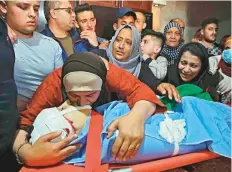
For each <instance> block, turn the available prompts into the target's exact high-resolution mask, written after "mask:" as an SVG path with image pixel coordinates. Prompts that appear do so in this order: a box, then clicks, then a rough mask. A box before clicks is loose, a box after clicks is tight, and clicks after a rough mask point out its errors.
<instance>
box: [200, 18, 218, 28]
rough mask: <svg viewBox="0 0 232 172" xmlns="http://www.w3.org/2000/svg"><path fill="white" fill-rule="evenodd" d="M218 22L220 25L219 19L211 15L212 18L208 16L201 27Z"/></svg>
mask: <svg viewBox="0 0 232 172" xmlns="http://www.w3.org/2000/svg"><path fill="white" fill-rule="evenodd" d="M212 23H213V24H216V25H217V26H218V19H216V18H214V17H210V18H207V19H205V20H203V22H202V23H201V28H202V29H205V27H206V26H207V25H208V24H212Z"/></svg>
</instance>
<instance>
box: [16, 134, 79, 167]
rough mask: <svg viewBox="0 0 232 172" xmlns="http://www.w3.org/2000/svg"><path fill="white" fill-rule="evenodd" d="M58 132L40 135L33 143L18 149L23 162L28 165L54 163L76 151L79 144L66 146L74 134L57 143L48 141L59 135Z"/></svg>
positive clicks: (73, 137)
mask: <svg viewBox="0 0 232 172" xmlns="http://www.w3.org/2000/svg"><path fill="white" fill-rule="evenodd" d="M60 134H61V133H60V132H52V133H49V134H46V135H44V136H41V137H40V138H39V139H38V140H37V141H36V142H35V144H34V145H31V146H30V147H26V146H25V147H22V149H23V148H24V150H20V152H21V154H22V155H23V156H21V157H22V159H23V160H24V162H25V164H26V165H28V166H47V165H54V164H57V163H59V162H60V161H62V160H64V159H65V158H67V157H69V156H71V155H72V154H73V153H74V152H76V151H77V149H78V148H79V146H80V145H79V144H76V145H71V146H68V144H69V143H70V142H71V141H72V140H74V139H75V135H74V136H69V137H67V138H65V139H63V140H61V141H60V142H57V143H51V142H50V141H51V140H53V139H55V138H57V137H59V136H60ZM25 149H26V150H25ZM25 151H26V152H25ZM20 152H19V155H20Z"/></svg>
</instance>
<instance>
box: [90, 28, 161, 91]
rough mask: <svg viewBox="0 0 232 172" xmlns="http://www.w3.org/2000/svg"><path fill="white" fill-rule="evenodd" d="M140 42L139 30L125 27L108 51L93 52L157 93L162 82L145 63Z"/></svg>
mask: <svg viewBox="0 0 232 172" xmlns="http://www.w3.org/2000/svg"><path fill="white" fill-rule="evenodd" d="M140 42H141V35H140V33H139V32H138V30H137V29H136V28H135V27H133V26H130V25H124V26H121V27H120V28H118V29H117V31H116V32H115V35H114V36H113V37H112V39H111V41H110V45H109V47H108V48H107V49H106V50H93V51H92V52H93V53H95V54H98V55H99V56H102V57H104V58H105V59H107V60H108V61H109V62H111V63H113V64H115V65H116V66H118V67H120V68H122V69H125V70H126V71H128V72H130V73H131V74H133V75H134V76H135V77H137V78H138V79H139V80H140V81H142V82H143V83H145V84H146V85H147V86H149V87H150V88H151V89H152V90H153V91H156V87H157V85H158V84H159V83H160V82H161V81H160V80H159V79H157V78H156V77H155V76H154V75H153V73H152V71H151V69H150V68H149V66H148V65H147V64H146V63H144V61H143V57H142V53H141V49H140Z"/></svg>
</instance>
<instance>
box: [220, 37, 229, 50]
mask: <svg viewBox="0 0 232 172" xmlns="http://www.w3.org/2000/svg"><path fill="white" fill-rule="evenodd" d="M228 37H230V35H225V36H223V37H222V38H221V39H220V43H219V48H221V50H222V51H223V50H224V48H225V42H226V39H227V38H228Z"/></svg>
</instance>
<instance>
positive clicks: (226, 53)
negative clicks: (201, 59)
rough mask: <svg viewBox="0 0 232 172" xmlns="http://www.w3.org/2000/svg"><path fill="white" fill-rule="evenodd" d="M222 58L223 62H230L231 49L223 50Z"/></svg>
mask: <svg viewBox="0 0 232 172" xmlns="http://www.w3.org/2000/svg"><path fill="white" fill-rule="evenodd" d="M222 59H223V60H224V62H226V63H228V64H231V61H232V49H227V50H224V51H223V53H222Z"/></svg>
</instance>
